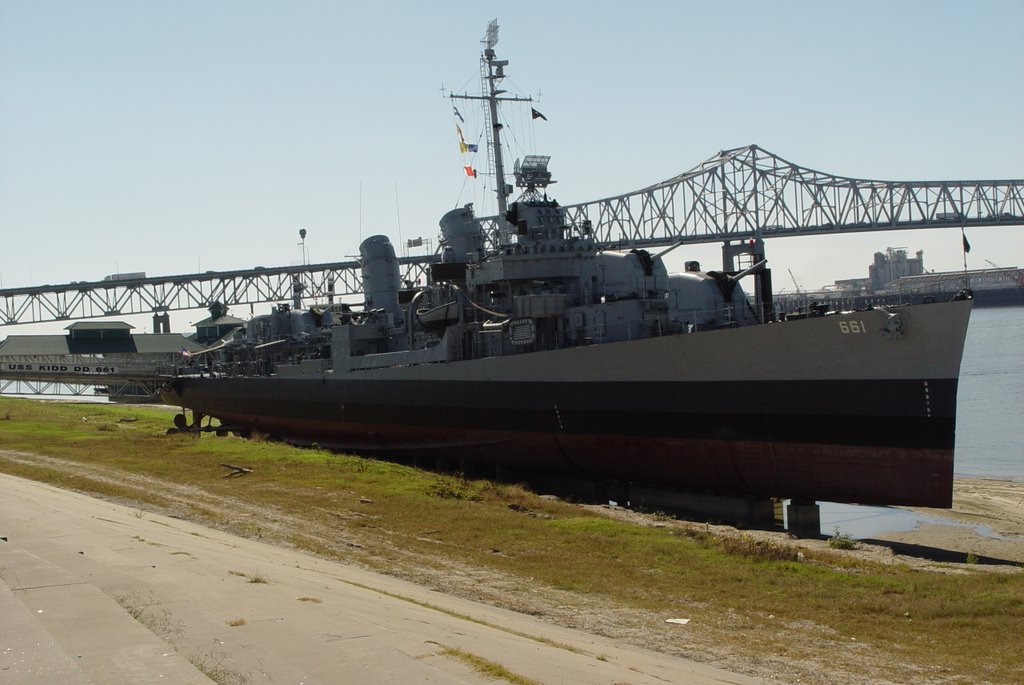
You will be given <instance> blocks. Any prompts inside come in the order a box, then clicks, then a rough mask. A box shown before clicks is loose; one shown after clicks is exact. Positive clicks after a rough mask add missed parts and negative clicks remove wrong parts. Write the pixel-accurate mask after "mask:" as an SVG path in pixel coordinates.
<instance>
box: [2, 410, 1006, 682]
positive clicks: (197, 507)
mask: <svg viewBox="0 0 1024 685" xmlns="http://www.w3.org/2000/svg"><path fill="white" fill-rule="evenodd" d="M170 425H171V414H170V413H169V412H167V411H165V410H161V409H156V408H138V407H125V406H116V405H102V404H58V403H49V402H37V401H31V400H15V399H3V398H0V471H3V472H6V473H10V474H13V475H18V476H22V477H26V478H32V479H35V480H40V481H44V482H48V483H51V484H53V485H57V486H60V487H66V488H73V489H76V490H81V491H85V492H90V493H95V494H99V495H103V496H108V497H113V498H117V499H119V500H122V501H128V502H134V503H143V504H148V505H151V506H155V507H160V508H162V509H163V510H165V511H172V512H173V513H176V514H179V515H183V516H187V517H189V518H192V519H195V520H199V521H201V522H204V523H207V524H210V525H217V526H220V527H225V528H229V529H231V530H233V531H235V532H238V533H240V534H244V535H249V536H259V537H264V538H266V539H269V540H271V541H275V542H284V543H289V544H293V545H296V546H299V547H302V548H305V549H309V550H310V551H313V552H315V553H319V554H323V555H325V556H328V557H332V558H339V559H343V560H348V561H354V562H358V563H361V564H363V565H366V566H368V567H371V568H376V569H380V570H384V571H387V572H391V573H398V574H401V575H406V576H409V577H418V575H419V574H423V577H428V576H429V577H432V578H441V577H444V576H446V575H447V576H451V577H452V578H453V580H452V583H454V584H455V585H457V586H458V590H459V591H460V592H461V593H463V594H473V588H474V587H475V586H478V585H479V586H481V587H478V588H476V589H477V594H478V596H481V597H485V598H490V599H492V600H493V601H500V602H502V603H504V604H506V605H508V606H512V607H516V608H523V609H525V610H535V609H536V607H537V606H540V605H542V604H543V602H542V601H541V600H537V601H533V600H532V599H531V596H532V595H533V594H538V595H539V596H541V597H542V598H543V597H551V598H555V597H557V600H552V601H557V602H560V603H561V604H560V605H559V608H563V609H564V606H565V605H572V607H573V610H574V611H575V612H576V613H575V614H573V615H574V616H577V618H576V619H574V620H573V621H572V622H573V623H574V624H577V625H581V626H583V627H588V628H590V629H595V628H597V629H601V628H602V626H599V625H598V626H595V625H591V624H592V623H597V622H596V621H590V622H588V621H587V620H586V619H585V617H584V616H583V615H599V616H602V617H603V618H602V620H606V621H616V622H618V623H616V625H615V626H605V628H607V632H609V633H612V634H616V633H618V634H622V635H627V636H642V637H641V638H638V639H637V641H645V642H649V643H651V644H654V645H656V646H658V647H659V648H664V649H667V650H670V651H673V652H676V653H680V654H685V655H690V656H698V657H702V658H711V659H715V660H718V661H719V662H720V663H733V662H735V661H744V660H745V661H747V662H749V663H754V664H760V666H758V667H756V668H754V670H755V671H758V672H760V673H761V674H762V675H764V674H765V673H766V672H769V671H773V670H776V669H777V670H779V671H780V672H781V673H782V674H783V675H788V676H797V675H799V676H800V677H802V678H804V679H805V680H813V679H814V673H815V672H817V671H820V669H822V668H827V669H831V676H837V681H839V682H847V681H850V680H852V678H843V677H842V675H841V674H843V673H847V674H850V675H851V676H858V677H861V678H867V679H872V678H873V677H877V679H883V678H884V679H887V680H891V681H895V682H922V681H929V682H941V681H947V682H957V681H959V680H962V681H963V682H983V681H991V682H1006V683H1011V682H1021V681H1024V666H1022V660H1024V657H1022V648H1021V646H1020V637H1019V636H1020V635H1022V634H1024V574H1020V573H997V572H992V571H981V570H973V569H971V568H969V567H960V568H958V569H957V570H956V572H955V573H933V572H925V571H920V570H914V569H910V568H906V567H902V566H892V565H881V564H873V563H868V562H864V561H859V560H857V559H856V558H854V557H851V556H845V555H843V554H841V553H838V552H835V553H829V552H822V551H812V550H799V549H798V548H797V547H795V546H790V545H789V544H787V543H782V542H771V541H765V540H763V539H759V538H754V537H750V536H744V535H742V534H736V535H722V534H719V533H716V532H713V531H712V530H711V529H707V528H704V527H702V526H700V525H689V526H678V525H668V524H666V525H661V526H639V525H635V524H632V523H627V522H623V521H619V520H613V519H609V518H606V517H603V516H601V515H600V514H599V513H595V512H591V511H588V510H585V509H583V508H580V507H577V506H574V505H571V504H567V503H563V502H559V501H554V500H551V499H548V498H542V497H538V496H537V495H535V494H533V493H531V492H529V491H527V490H525V489H523V488H522V487H518V486H512V485H502V484H494V483H490V482H486V481H465V480H462V479H459V478H455V477H450V476H442V475H438V474H434V473H429V472H423V471H420V470H417V469H413V468H410V467H406V466H401V465H397V464H391V463H388V462H383V461H377V460H370V459H362V458H358V457H352V456H345V455H338V454H334V453H329V452H326V451H320V450H316V449H296V448H292V447H288V446H285V445H282V444H278V443H271V442H265V441H264V442H261V441H251V440H250V441H243V440H239V439H236V438H231V437H224V438H215V437H213V436H212V435H205V436H203V437H201V438H195V437H190V436H182V435H166V434H165V430H166V428H167V427H169V426H170ZM22 453H26V455H27V454H31V455H42V457H43V458H35V456H33V457H31V458H30V457H29V456H25V455H23V454H22ZM223 463H230V464H238V465H243V466H246V467H249V468H252V469H253V472H252V473H251V474H249V475H245V476H242V477H236V478H223V477H222V476H223V475H224V474H225V473H226V469H224V468H223V467H222V466H221V464H223ZM183 493H186V494H183ZM456 576H457V578H456ZM488 584H490V585H491V586H492V590H491V591H488V590H487V589H486V588H484V587H482V586H483V585H488ZM495 598H503V599H495ZM520 598H525V599H522V601H521V602H520ZM527 600H530V601H527ZM556 614H557V612H556V611H555V610H554V608H553V609H552V619H553V620H561V619H562V618H564V616H565V615H567V614H566V612H565V611H563V612H562V614H558V615H557V616H556ZM673 617H686V618H689V619H690V623H689V624H688V625H687V626H686V627H685V628H680V627H679V626H674V625H672V626H666V624H665V623H664V619H667V618H673ZM824 680H825V679H824V678H822V680H821V681H822V682H823V681H824Z"/></svg>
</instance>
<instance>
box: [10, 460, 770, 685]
mask: <svg viewBox="0 0 1024 685" xmlns="http://www.w3.org/2000/svg"><path fill="white" fill-rule="evenodd" d="M0 536H4V537H6V538H7V541H6V542H3V541H0V617H2V618H0V683H4V684H6V683H12V684H13V683H18V684H19V685H21V684H28V685H36V684H40V685H43V684H45V685H57V684H63V683H69V684H74V685H77V684H79V683H96V684H99V683H103V684H108V683H109V684H118V683H125V684H129V683H131V684H132V685H136V684H139V683H209V682H211V681H210V680H209V679H207V677H206V676H205V675H204V674H203V672H200V670H198V669H197V668H196V666H195V665H193V664H196V665H198V666H199V667H200V668H201V669H202V670H203V671H205V672H206V673H208V674H210V676H211V677H212V678H213V679H214V680H216V681H217V682H220V683H263V682H266V683H303V684H304V685H314V684H317V683H320V684H324V685H328V684H336V683H360V684H367V683H439V684H452V685H455V684H467V683H471V684H478V683H493V682H495V681H493V680H489V679H486V678H484V677H482V676H480V675H479V674H477V673H476V672H475V671H473V670H472V669H471V668H470V667H469V666H467V665H466V664H464V663H463V662H461V661H459V660H457V659H454V658H452V657H451V656H446V655H445V653H444V652H445V649H446V648H452V649H456V650H461V651H462V652H466V653H469V654H473V655H476V656H478V657H480V658H482V659H485V660H488V661H491V662H494V663H497V664H500V665H502V666H504V667H505V668H506V669H508V670H509V671H510V672H513V673H515V674H518V675H520V676H522V677H524V678H528V679H530V680H532V681H535V682H537V683H552V684H555V683H557V684H558V685H571V684H574V683H578V684H581V685H582V684H592V683H608V684H611V683H628V684H629V685H644V684H649V685H655V684H657V685H664V684H665V683H698V684H700V683H736V684H751V683H756V682H760V681H756V680H754V679H751V678H747V677H745V676H739V675H735V674H731V673H728V672H725V671H721V670H718V669H714V668H711V667H708V666H703V665H700V664H695V663H692V662H688V661H685V660H682V659H676V658H673V657H669V656H665V655H662V654H658V653H655V652H648V651H644V650H641V649H636V648H632V647H624V646H621V645H619V644H617V643H615V642H613V641H611V640H608V639H605V638H602V637H597V636H594V635H589V634H586V633H582V632H578V631H573V630H568V629H564V628H559V627H557V626H552V625H549V624H546V623H543V622H541V621H539V620H537V619H534V618H532V617H529V616H523V615H520V614H516V613H514V612H509V611H505V610H501V609H496V608H494V607H490V606H487V605H483V604H477V603H474V602H469V601H465V600H461V599H457V598H453V597H449V596H446V595H442V594H439V593H435V592H432V591H429V590H425V589H423V588H421V587H418V586H416V585H412V584H409V583H405V582H402V581H398V580H395V579H393V578H389V577H386V576H381V575H377V574H373V573H369V572H365V571H362V570H359V569H356V568H352V567H348V566H344V565H342V564H338V563H331V562H326V561H323V560H321V559H317V558H315V557H311V556H308V555H305V554H301V553H298V552H295V551H292V550H287V549H282V548H278V547H273V546H269V545H265V544H261V543H259V542H254V541H252V540H246V539H242V538H238V537H234V536H232V535H228V534H226V533H222V532H219V531H216V530H211V529H206V528H202V527H200V526H196V525H193V524H191V523H188V522H185V521H181V520H177V519H173V518H168V517H163V516H158V515H155V514H150V513H143V512H141V511H138V510H134V509H129V508H126V507H121V506H117V505H114V504H111V503H108V502H104V501H102V500H96V499H92V498H89V497H85V496H82V495H78V494H75V493H70V492H67V491H63V490H59V489H56V488H52V487H49V486H46V485H42V484H39V483H35V482H32V481H26V480H22V479H19V478H14V477H10V476H4V475H0Z"/></svg>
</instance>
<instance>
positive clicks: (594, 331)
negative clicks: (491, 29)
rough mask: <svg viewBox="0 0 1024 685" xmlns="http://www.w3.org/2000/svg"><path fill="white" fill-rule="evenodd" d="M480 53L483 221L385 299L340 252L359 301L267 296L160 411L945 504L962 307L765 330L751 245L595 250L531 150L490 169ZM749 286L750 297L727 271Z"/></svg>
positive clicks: (370, 257)
mask: <svg viewBox="0 0 1024 685" xmlns="http://www.w3.org/2000/svg"><path fill="white" fill-rule="evenodd" d="M493 47H494V45H493V42H489V43H488V44H487V47H486V49H485V51H484V53H483V58H482V59H483V68H484V74H485V83H487V84H489V92H486V91H485V93H484V95H482V96H480V97H479V99H480V100H481V101H483V102H484V103H485V104H486V105H487V106H488V107H489V108H490V114H491V116H490V121H491V122H492V129H493V130H492V133H491V134H492V136H493V138H492V141H491V143H492V146H493V153H494V156H495V166H496V171H497V187H498V189H499V192H498V206H499V210H500V216H503V218H504V219H505V222H503V223H501V224H499V225H500V226H503V228H501V229H500V230H499V231H497V233H496V234H495V235H488V234H487V232H485V230H484V228H483V226H482V224H481V222H480V221H479V220H478V219H477V217H476V216H475V215H474V211H473V208H472V206H470V205H467V206H465V207H461V208H457V209H453V210H451V211H449V212H448V213H447V214H445V216H444V217H443V218H442V219H441V222H440V227H441V246H442V250H440V251H439V255H438V259H437V261H435V262H434V263H432V264H431V265H430V270H429V282H428V284H427V285H425V286H422V287H415V288H409V287H403V284H402V282H401V279H400V271H399V263H398V260H397V258H396V256H395V251H394V248H393V247H392V245H391V243H390V242H389V240H388V238H386V237H384V236H373V237H371V238H368V239H367V240H365V241H363V243H362V245H361V246H360V260H361V265H362V278H363V288H364V291H365V301H364V303H363V304H362V306H358V305H352V306H349V305H342V304H336V303H335V304H331V305H325V306H323V307H312V308H309V309H302V308H299V307H294V306H288V305H279V306H278V307H277V308H276V309H275V310H274V311H273V312H272V313H271V314H269V315H265V316H258V317H255V318H253V319H252V320H251V321H249V322H248V324H247V326H246V328H245V330H244V332H240V333H239V334H237V335H236V336H235V337H234V338H233V339H231V340H230V341H229V342H228V343H227V344H226V345H225V346H224V347H223V348H221V350H220V351H219V354H220V355H221V359H222V361H221V363H220V364H219V365H218V366H217V369H216V370H215V371H213V372H210V371H207V372H205V373H202V374H199V373H195V372H190V371H189V369H188V368H183V369H182V370H181V372H180V375H179V377H178V378H176V379H175V380H173V381H172V382H171V383H169V384H168V386H167V387H166V388H165V390H164V400H165V401H166V402H167V403H169V404H173V405H178V406H181V407H182V408H183V409H189V410H191V411H192V412H193V421H192V423H191V425H189V424H188V423H187V421H186V418H185V415H184V413H182V414H180V415H179V416H178V417H176V423H177V424H178V426H179V428H184V429H194V428H199V427H201V425H202V421H203V420H204V419H205V418H207V417H213V418H216V419H218V420H219V421H220V423H221V426H222V430H234V431H237V432H239V433H241V434H246V433H249V432H253V431H259V432H262V433H266V434H268V435H271V436H276V437H280V438H282V439H287V440H291V441H296V442H305V443H311V442H316V443H318V444H320V445H322V446H332V447H336V448H342V449H346V450H350V451H355V452H360V453H377V454H391V455H395V456H402V455H408V456H439V457H440V456H443V457H444V458H452V459H463V460H466V461H468V462H471V463H476V464H481V465H489V466H495V467H499V468H504V469H510V470H513V471H515V472H523V473H539V474H550V475H558V476H567V477H586V478H592V479H597V480H607V481H612V482H623V483H635V484H645V485H651V486H656V487H660V488H675V489H680V490H686V491H694V492H703V493H711V494H722V495H730V496H741V497H752V498H793V499H795V500H804V501H813V500H826V501H835V502H857V503H862V504H904V505H921V506H934V507H949V506H951V504H952V482H953V448H954V433H955V425H956V395H957V380H958V375H959V369H960V360H961V354H962V351H963V345H964V339H965V335H966V330H967V323H968V319H969V316H970V310H971V301H970V298H969V296H967V295H965V296H962V297H960V298H958V299H956V300H954V301H950V302H936V303H930V304H920V305H911V306H901V307H892V308H887V309H881V308H878V309H868V310H863V311H852V312H841V313H829V314H825V313H822V314H821V315H820V316H808V317H801V318H798V319H795V320H794V319H793V318H792V317H791V318H789V319H788V320H781V319H782V318H783V317H779V316H776V315H775V313H774V312H773V311H772V307H771V294H770V276H769V272H768V270H767V269H766V268H765V262H764V260H763V259H761V258H760V257H763V255H758V256H757V257H758V259H757V260H756V263H754V264H753V265H752V266H750V267H749V268H748V269H745V270H743V271H739V272H728V271H722V272H716V271H701V270H700V269H699V266H698V265H696V264H695V263H693V262H689V263H687V270H686V271H685V272H683V273H676V274H670V273H668V270H667V268H666V266H665V263H664V261H663V259H662V255H659V254H651V253H649V252H647V251H645V250H640V249H634V250H629V251H623V250H619V251H617V250H613V249H609V248H608V247H607V246H603V245H600V244H598V243H596V242H595V240H594V239H593V238H592V232H591V230H590V227H589V226H587V225H569V224H568V223H567V222H566V216H565V213H564V211H563V210H562V209H561V208H560V206H559V204H558V203H557V202H556V201H555V200H553V199H551V198H550V197H549V196H548V195H547V187H548V185H549V184H550V183H551V182H552V178H551V173H550V172H549V170H548V165H547V164H548V158H547V157H540V156H527V157H525V158H524V159H523V160H522V161H520V162H517V163H516V165H515V172H514V175H515V179H516V185H517V186H518V188H519V192H520V194H519V196H518V197H517V198H516V199H515V201H514V202H512V203H511V204H507V197H510V196H511V193H512V189H511V186H506V185H505V183H504V178H503V173H502V161H501V143H500V128H501V126H500V124H499V125H493V122H497V104H498V102H499V100H500V99H501V98H500V97H499V95H500V93H501V92H503V91H501V90H500V89H499V88H498V83H499V82H500V80H501V78H503V77H504V71H503V70H504V67H505V66H506V65H507V62H506V61H504V60H497V59H496V57H495V54H494V50H493ZM745 279H748V280H750V281H753V283H754V288H753V294H754V296H753V297H752V298H750V297H748V295H747V294H746V293H745V291H744V289H743V287H742V285H741V281H744V280H745Z"/></svg>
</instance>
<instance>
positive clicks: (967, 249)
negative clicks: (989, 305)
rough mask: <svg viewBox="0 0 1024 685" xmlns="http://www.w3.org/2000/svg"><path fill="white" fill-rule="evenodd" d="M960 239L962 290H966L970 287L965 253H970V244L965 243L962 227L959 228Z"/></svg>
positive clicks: (965, 235) (965, 238) (965, 236)
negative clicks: (962, 267) (962, 263)
mask: <svg viewBox="0 0 1024 685" xmlns="http://www.w3.org/2000/svg"><path fill="white" fill-rule="evenodd" d="M960 238H961V240H962V243H961V245H960V248H961V250H962V252H963V255H964V289H965V290H968V289H970V287H971V281H970V278H969V277H968V276H967V253H968V252H970V251H971V244H970V243H969V242H967V234H966V233H965V232H964V227H963V226H961V227H960Z"/></svg>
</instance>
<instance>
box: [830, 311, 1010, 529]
mask: <svg viewBox="0 0 1024 685" xmlns="http://www.w3.org/2000/svg"><path fill="white" fill-rule="evenodd" d="M954 459H955V462H954V469H953V470H954V473H955V474H956V475H957V476H962V477H970V478H1002V479H1010V480H1015V481H1021V482H1024V307H1003V308H992V309H987V308H986V309H979V308H975V309H974V310H973V311H972V312H971V322H970V325H969V326H968V328H967V342H966V344H965V346H964V357H963V362H962V363H961V365H960V385H959V390H958V393H957V417H956V451H955V455H954ZM924 522H927V523H937V522H942V523H948V521H945V520H941V521H940V520H936V519H934V518H930V517H924V516H920V515H918V514H915V513H913V512H909V511H905V510H901V509H890V508H888V507H862V506H855V505H849V504H834V503H831V502H822V503H821V532H822V533H823V534H824V535H831V534H832V533H833V532H835V529H836V528H837V527H838V528H839V529H840V530H841V531H843V532H844V533H848V534H849V535H852V536H853V537H857V538H864V537H870V536H872V535H877V534H878V533H883V532H886V531H904V530H911V529H912V528H914V527H915V526H917V525H918V524H920V523H924ZM978 532H980V533H981V534H983V535H988V534H989V533H988V532H986V530H985V529H984V528H979V529H978Z"/></svg>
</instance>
